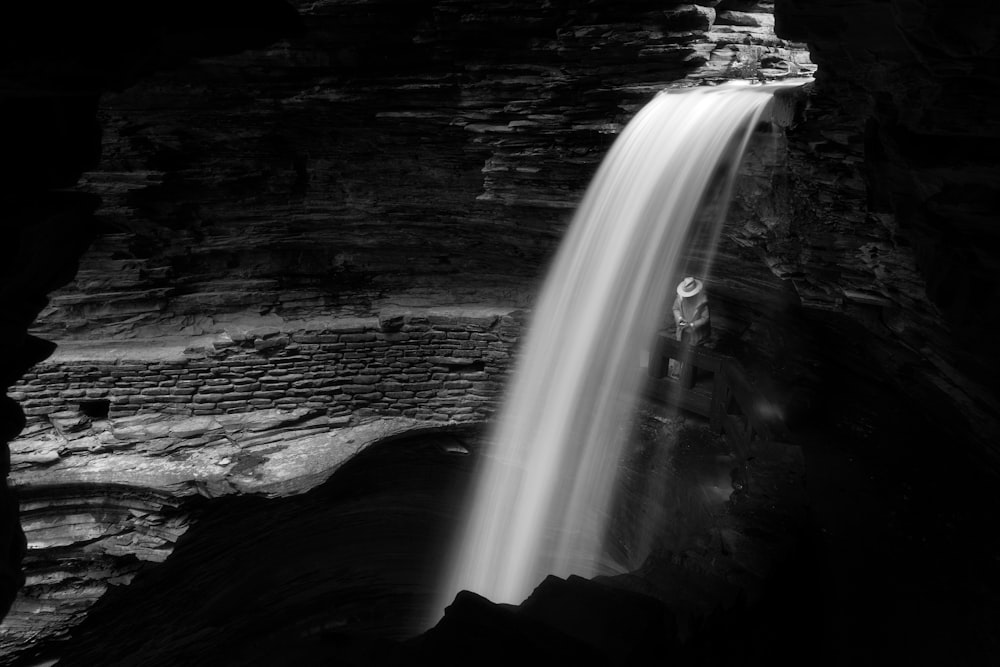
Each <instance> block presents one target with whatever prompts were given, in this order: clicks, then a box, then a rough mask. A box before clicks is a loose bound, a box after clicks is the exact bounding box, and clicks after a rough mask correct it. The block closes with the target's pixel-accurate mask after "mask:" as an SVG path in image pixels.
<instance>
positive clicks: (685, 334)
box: [674, 276, 712, 345]
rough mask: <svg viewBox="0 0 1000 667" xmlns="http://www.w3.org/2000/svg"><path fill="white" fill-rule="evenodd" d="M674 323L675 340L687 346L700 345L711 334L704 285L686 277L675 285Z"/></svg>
mask: <svg viewBox="0 0 1000 667" xmlns="http://www.w3.org/2000/svg"><path fill="white" fill-rule="evenodd" d="M674 322H675V323H676V324H677V334H676V335H677V340H679V341H681V342H682V343H688V344H689V345H701V344H702V343H704V342H705V341H706V340H708V337H709V336H710V335H711V334H712V325H711V316H710V314H709V310H708V298H707V297H706V296H705V290H704V284H702V282H701V281H700V280H698V279H697V278H694V277H692V276H688V277H687V278H685V279H684V280H682V281H681V282H680V284H679V285H677V298H676V299H674Z"/></svg>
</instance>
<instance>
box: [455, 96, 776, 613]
mask: <svg viewBox="0 0 1000 667" xmlns="http://www.w3.org/2000/svg"><path fill="white" fill-rule="evenodd" d="M774 89H775V87H774V86H748V85H742V86H720V87H715V88H707V87H704V88H694V89H688V90H685V91H680V92H673V91H669V92H668V91H665V92H662V93H660V94H658V95H657V96H656V97H655V98H654V99H653V100H652V101H650V102H649V104H647V105H646V106H645V107H643V108H642V109H641V110H640V111H639V112H638V113H637V114H636V116H635V117H634V118H633V119H632V121H631V122H630V123H629V124H628V125H627V126H626V127H625V129H624V130H623V131H622V133H621V134H620V136H619V137H618V138H617V140H616V141H615V143H614V145H613V146H612V147H611V149H610V151H609V152H608V155H607V156H606V158H605V159H604V161H603V162H602V164H601V166H600V167H599V169H598V171H597V173H596V175H595V177H594V178H593V180H592V182H591V184H590V186H589V188H588V190H587V192H586V194H585V195H584V197H583V200H582V202H581V204H580V206H579V207H578V209H577V211H576V213H575V216H574V218H573V220H572V222H571V224H570V227H569V230H568V232H567V235H566V238H565V240H564V241H563V243H562V245H561V246H560V249H559V251H558V253H557V255H556V257H555V259H554V261H553V265H552V267H551V269H550V271H549V274H548V277H547V279H546V282H545V285H544V287H543V289H542V292H541V296H540V299H539V301H538V303H537V306H536V308H535V310H534V315H533V320H532V322H531V326H530V328H529V329H528V333H527V335H526V338H525V340H524V341H523V347H522V349H521V351H520V356H519V361H518V364H517V368H516V371H515V373H514V376H513V378H512V381H511V384H510V385H509V387H508V392H507V398H506V401H505V404H504V406H503V408H502V410H501V412H500V417H499V418H498V421H497V426H496V428H495V431H494V433H493V434H492V438H491V440H490V442H491V444H490V448H489V450H488V451H487V452H486V453H485V455H484V457H483V460H482V461H481V462H480V463H481V465H480V468H479V470H478V471H477V477H476V479H475V481H474V490H473V495H474V497H473V498H472V499H471V503H470V507H469V510H468V516H467V519H466V522H465V527H464V533H463V534H462V536H461V538H460V541H459V543H458V544H457V546H456V549H455V552H454V558H453V561H452V562H451V564H450V567H449V568H448V571H447V575H446V576H447V579H446V581H445V583H444V585H443V586H442V587H441V589H440V597H439V598H438V603H437V606H436V614H437V617H439V616H440V613H441V610H443V609H444V608H445V606H446V605H448V604H449V603H450V602H451V600H452V599H453V598H454V596H455V594H456V593H457V592H458V591H460V590H463V589H464V590H471V591H474V592H476V593H479V594H480V595H483V596H485V597H487V598H489V599H490V600H493V601H494V602H501V603H519V602H521V601H522V600H523V599H525V598H526V597H527V596H528V595H529V594H530V593H531V591H532V590H533V588H534V587H535V586H537V585H538V584H539V583H540V582H541V581H542V579H544V578H545V576H546V575H548V574H555V575H557V576H561V577H565V576H568V575H570V574H577V575H581V576H585V577H587V576H593V575H595V574H599V573H603V572H614V571H619V570H620V569H621V566H620V565H617V564H615V563H611V562H609V559H607V558H606V557H605V556H604V555H603V549H602V540H603V537H604V534H605V532H606V528H607V526H606V519H607V516H608V513H609V505H610V501H611V498H612V494H613V490H614V484H615V479H616V473H617V469H618V462H619V458H620V456H621V453H622V448H623V445H624V441H625V436H626V435H627V433H628V428H627V426H628V420H629V418H630V415H631V410H630V407H631V405H632V404H633V400H632V399H633V398H634V397H635V395H636V394H637V393H638V391H639V390H640V389H641V386H642V382H643V375H642V373H641V372H640V370H639V368H638V366H637V359H638V357H639V351H640V350H643V349H650V348H651V347H652V345H651V343H652V341H653V337H654V335H655V333H656V330H657V325H658V324H659V323H660V322H661V321H662V318H663V314H664V312H665V309H666V308H669V306H670V304H671V303H672V301H673V294H674V285H675V283H676V279H677V275H676V272H677V270H678V269H677V267H678V263H679V260H680V258H681V254H682V252H683V251H684V244H685V240H686V239H687V238H688V236H689V232H690V230H691V226H692V223H693V221H694V220H695V219H696V216H697V213H698V210H699V205H700V203H701V201H702V198H703V195H704V193H705V191H706V189H707V188H709V186H710V185H711V184H712V183H713V182H717V180H718V178H719V174H720V172H723V173H726V174H728V176H729V177H728V179H727V180H728V181H729V182H730V183H731V180H732V176H733V175H734V174H735V172H736V168H737V166H738V164H739V161H740V159H741V157H742V154H743V152H744V150H745V148H746V144H747V141H748V139H749V137H750V135H751V134H752V132H753V130H754V128H755V127H756V125H757V123H758V122H759V120H760V118H761V116H762V114H763V113H764V111H765V109H766V107H767V106H768V104H769V102H770V101H771V99H772V95H773V92H774ZM729 189H730V187H729V186H724V187H723V190H724V191H728V190H729ZM723 208H724V207H723ZM715 235H716V234H713V235H712V236H713V237H714V236H715ZM435 620H436V619H435Z"/></svg>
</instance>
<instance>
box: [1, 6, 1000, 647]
mask: <svg viewBox="0 0 1000 667" xmlns="http://www.w3.org/2000/svg"><path fill="white" fill-rule="evenodd" d="M5 12H6V15H5V18H4V22H5V25H8V26H11V27H12V28H11V29H10V31H9V32H10V35H9V39H7V40H6V41H5V42H4V45H3V46H2V47H0V49H2V54H3V56H4V57H3V60H2V61H0V63H2V64H0V133H2V137H3V141H4V152H3V155H2V156H0V205H2V209H0V210H2V216H3V217H2V220H3V222H2V232H0V233H2V241H0V256H2V257H3V262H2V264H0V271H2V272H3V278H4V280H3V281H2V283H0V343H2V345H0V350H2V352H0V376H2V379H3V381H4V386H5V388H6V389H7V396H6V397H4V398H3V400H2V403H0V426H2V435H3V437H4V440H5V442H8V443H9V446H8V448H7V449H8V451H9V457H8V456H6V455H5V457H4V459H3V460H4V473H5V477H6V478H7V484H6V485H5V486H4V488H3V490H2V493H3V498H2V501H3V505H2V507H3V512H4V519H3V524H2V525H3V527H4V530H3V531H2V533H0V556H2V557H0V589H2V596H0V597H2V600H3V601H4V606H5V608H6V606H7V605H13V606H12V607H11V609H10V611H9V612H8V613H7V616H6V619H5V620H4V622H3V624H2V625H0V652H2V653H0V662H2V663H4V664H24V665H27V664H32V662H33V661H35V660H37V659H42V658H47V659H52V658H56V657H61V658H63V660H62V662H61V663H60V664H67V665H68V664H81V665H92V664H109V665H110V664H122V665H125V664H143V665H153V664H163V665H171V664H326V663H329V662H333V663H338V664H339V663H344V664H359V665H361V664H364V665H367V664H379V665H392V664H420V663H424V662H430V663H434V664H457V663H458V662H459V661H463V664H464V663H465V662H466V661H468V659H469V656H470V655H475V656H476V662H477V663H483V664H501V663H503V664H510V663H511V662H512V661H515V660H522V661H526V660H528V659H529V658H534V659H537V658H538V657H539V656H542V657H543V658H547V659H551V660H553V661H559V662H567V661H569V660H573V661H574V662H579V663H581V664H638V663H639V662H646V661H649V660H652V659H654V658H655V659H657V660H664V659H666V660H669V661H670V662H674V663H677V664H733V661H734V660H737V659H738V660H739V661H742V662H749V663H750V664H757V663H763V662H765V661H766V662H768V663H769V664H774V663H779V664H785V663H787V664H828V665H841V664H851V665H854V664H893V663H899V662H904V661H905V662H909V663H911V664H948V663H950V664H969V665H977V664H988V661H985V662H984V660H985V656H989V655H996V653H997V651H998V650H1000V647H998V646H997V638H996V636H995V632H994V628H995V627H997V624H998V621H1000V614H998V609H1000V591H998V588H997V583H998V581H1000V576H998V575H1000V572H998V569H1000V547H998V538H997V537H996V536H995V535H994V531H993V530H992V525H993V523H994V519H993V517H995V516H996V510H997V509H1000V508H998V503H997V501H996V500H995V498H994V495H995V494H994V493H992V488H993V485H994V484H995V482H996V477H997V475H998V474H1000V460H998V455H1000V452H998V450H997V445H998V443H1000V423H998V418H997V415H998V414H1000V393H998V391H997V389H996V386H997V382H996V380H995V378H996V376H997V373H998V372H1000V355H998V354H997V352H996V344H995V334H994V332H996V331H997V328H998V325H1000V306H998V305H997V304H998V303H1000V300H998V295H997V286H998V284H1000V275H998V274H1000V239H998V234H1000V231H998V228H997V224H996V221H997V219H998V213H1000V210H998V209H1000V206H998V198H1000V193H998V192H997V187H998V185H997V184H998V183H1000V178H998V176H1000V174H998V173H997V172H998V170H1000V168H998V164H1000V163H998V160H997V158H996V155H997V149H998V148H1000V142H998V139H1000V137H998V133H1000V120H998V115H997V111H996V109H997V102H998V100H997V93H996V92H995V91H996V90H997V85H996V84H997V83H998V82H997V78H998V74H997V72H1000V35H998V33H1000V15H998V14H997V12H996V11H995V9H993V7H992V5H991V3H989V2H979V3H965V4H964V5H963V8H962V9H961V10H960V9H959V8H957V7H955V5H954V3H945V2H943V0H920V1H917V0H892V1H889V2H883V1H877V0H829V1H825V2H810V1H808V0H777V1H776V2H773V3H772V2H765V1H756V2H755V1H751V0H721V1H720V0H704V1H702V2H695V3H682V2H676V1H674V0H661V1H659V2H650V1H646V0H634V1H629V2H624V1H622V0H618V1H616V2H612V1H610V0H607V1H605V0H590V1H588V2H582V3H581V2H570V1H569V0H552V1H549V2H544V3H537V2H526V1H520V0H496V1H491V2H474V1H473V0H406V1H403V0H358V1H352V2H347V1H344V0H326V1H320V2H308V3H306V2H298V1H289V2H281V1H279V0H255V1H252V2H248V1H240V2H235V0H204V1H200V2H193V1H179V2H178V1H174V2H170V3H166V2H155V1H154V2H146V3H125V2H107V3H100V6H95V7H89V6H88V7H87V8H86V9H82V8H81V7H79V6H77V5H76V4H73V3H69V2H63V1H62V0H56V1H55V2H49V3H45V4H44V5H37V4H28V3H25V4H23V5H16V6H15V7H13V8H10V9H5ZM123 26H124V27H123ZM775 32H777V36H776V35H775ZM817 67H818V69H817ZM814 72H815V80H813V81H812V82H810V83H809V84H807V85H806V86H804V87H803V88H801V89H799V90H797V91H795V92H792V93H788V94H783V95H782V96H781V97H782V99H781V102H780V103H779V104H778V105H777V107H776V111H775V114H774V119H773V120H774V123H773V124H771V125H768V126H766V127H762V128H760V130H759V131H758V133H757V135H756V137H755V139H754V141H753V144H752V146H751V151H750V154H749V156H748V158H747V161H746V163H745V164H744V166H743V169H742V175H741V178H740V180H739V182H738V183H737V186H736V195H735V201H734V203H733V205H732V208H731V211H730V216H729V219H728V221H727V223H726V227H725V229H724V231H723V234H722V238H721V242H720V246H719V249H718V253H717V255H716V256H715V258H714V262H713V263H711V264H710V265H709V263H708V257H707V255H706V253H705V252H704V249H703V248H701V247H698V246H697V245H693V246H692V248H691V249H690V250H689V252H688V259H689V262H690V263H689V267H688V270H689V272H697V273H705V274H706V282H707V285H708V288H709V292H710V295H711V298H712V300H713V319H714V321H715V323H716V329H717V332H718V340H717V341H716V346H717V348H718V349H719V350H720V351H722V352H725V353H727V354H730V355H733V356H736V357H737V358H739V359H740V361H741V362H742V363H743V364H744V366H746V367H747V369H748V370H749V371H750V374H751V379H752V381H753V382H754V384H755V386H756V387H757V388H758V389H759V390H760V391H762V392H764V393H765V394H767V395H768V396H770V398H771V400H772V402H773V403H774V404H775V405H777V406H779V410H780V412H781V414H782V416H783V417H784V420H785V423H786V425H787V427H788V430H789V435H788V438H787V440H788V442H786V443H780V444H767V443H758V444H757V445H756V447H757V449H756V450H755V451H754V452H753V453H752V456H751V457H750V459H749V460H746V459H739V460H737V459H735V458H733V456H735V453H734V452H728V451H726V450H725V444H724V443H721V442H720V441H718V439H717V438H715V437H714V436H711V435H710V434H708V431H707V430H706V429H704V428H701V425H699V424H698V423H697V422H696V420H689V421H688V422H681V423H683V424H684V426H683V428H681V430H680V432H681V433H682V435H683V437H681V438H680V442H681V443H688V445H690V446H691V447H692V448H693V449H691V450H690V452H688V454H683V453H684V452H685V451H688V450H685V449H684V447H683V446H680V445H679V446H678V447H679V449H678V450H677V452H678V453H677V457H676V459H673V460H674V461H675V463H677V462H685V461H686V462H688V464H689V465H688V467H686V468H684V467H683V466H681V467H682V468H683V469H684V470H686V471H688V472H691V471H692V470H696V469H698V467H697V465H695V464H693V463H691V462H692V461H698V460H699V458H698V456H699V454H698V452H701V454H702V455H704V454H705V453H706V452H711V453H712V457H714V458H711V460H712V461H715V462H716V463H718V462H719V461H721V462H722V463H718V464H719V465H731V466H732V467H733V468H734V476H733V479H732V486H731V487H729V489H730V490H731V491H733V493H732V494H731V495H727V502H726V503H724V504H720V505H718V506H715V505H712V507H713V508H714V509H712V510H711V511H708V510H705V509H704V508H705V507H706V505H703V504H701V503H700V501H699V502H692V503H691V504H685V503H686V502H687V501H686V500H684V498H680V495H682V492H681V491H676V492H675V493H676V494H677V495H678V497H676V498H674V500H676V501H677V503H678V504H677V505H676V506H677V507H686V508H689V509H691V510H692V513H687V514H685V515H684V516H676V517H674V519H675V520H676V523H675V524H670V525H673V526H675V527H674V528H672V529H670V528H665V530H666V531H667V533H668V534H669V539H667V538H664V539H665V540H666V541H665V542H664V545H665V546H662V549H661V550H660V551H658V552H655V553H654V554H653V557H651V558H649V559H648V560H644V561H642V562H639V563H634V564H633V565H634V571H633V572H632V573H630V574H625V575H621V576H619V577H613V578H608V579H599V580H596V581H593V582H585V581H582V580H575V579H571V580H569V581H566V582H559V581H555V580H549V581H547V582H545V585H544V586H542V587H541V588H540V589H539V590H538V591H537V592H536V594H535V595H534V596H533V597H532V598H531V599H530V600H528V601H526V602H525V603H524V604H523V605H521V606H520V607H519V608H516V609H515V608H512V607H508V606H497V605H493V604H492V603H490V602H489V601H486V600H482V599H479V598H477V597H475V596H473V595H463V596H460V597H459V598H458V599H457V600H456V601H455V604H454V605H453V606H452V607H451V608H450V610H449V613H448V615H447V616H446V617H445V619H444V620H443V621H442V623H441V624H440V625H439V626H438V627H436V628H434V629H433V630H431V631H429V632H427V633H425V634H423V635H420V636H419V637H414V636H413V635H414V634H415V633H416V630H415V629H414V627H413V626H412V624H411V623H410V620H411V619H410V615H411V613H412V611H413V609H412V608H413V607H414V605H415V604H416V601H417V600H420V599H423V598H424V597H426V596H427V595H428V592H427V587H428V586H429V584H428V583H427V580H428V578H429V574H428V573H429V572H430V571H432V570H433V569H434V567H435V566H436V565H437V564H439V562H440V559H441V558H442V553H441V552H442V548H443V544H444V537H443V536H444V535H445V534H446V533H447V531H448V529H449V526H450V525H451V523H450V522H453V521H454V516H455V514H456V513H457V511H458V509H459V507H460V506H461V494H460V493H459V489H460V488H461V486H462V484H463V480H464V475H465V474H466V472H467V469H468V466H469V465H470V463H469V461H470V460H471V459H472V458H474V457H468V456H463V453H468V452H469V451H471V452H472V453H473V455H475V453H476V452H477V450H478V447H479V446H480V443H481V437H482V430H483V429H484V428H485V427H486V426H487V425H488V423H489V420H490V418H491V417H492V415H493V414H494V412H495V410H496V407H497V404H498V402H499V400H500V398H501V396H502V390H503V387H504V386H505V383H506V379H507V377H508V374H509V371H510V369H511V367H512V362H513V360H514V359H515V358H516V352H517V341H518V339H519V337H520V335H521V334H522V332H523V330H524V327H525V326H526V324H527V322H528V321H529V318H530V312H531V307H532V305H533V300H534V296H535V294H536V292H537V289H538V283H539V280H540V279H541V277H542V276H543V275H544V272H545V269H546V267H547V264H548V262H549V260H550V258H551V256H552V254H553V253H554V252H555V250H556V247H557V245H558V242H559V239H560V238H561V236H562V233H563V231H564V230H565V227H566V225H567V223H568V222H569V219H570V216H571V215H572V211H573V208H574V206H575V204H576V202H577V201H578V199H579V197H580V195H581V194H582V192H583V189H584V188H585V186H586V184H587V182H588V180H589V178H590V177H591V175H592V174H593V172H594V170H595V169H596V167H597V165H598V163H599V161H600V159H601V158H602V157H603V155H604V153H605V151H606V150H607V148H608V147H609V146H610V144H611V142H612V141H613V139H614V137H615V136H616V134H617V133H618V132H619V131H620V129H621V128H622V127H623V126H624V124H625V123H626V122H627V121H628V120H629V118H631V116H632V115H633V114H634V113H635V111H637V110H638V109H639V108H640V107H641V106H642V105H643V104H644V103H645V102H647V101H648V100H649V99H650V98H651V97H652V95H654V94H655V93H656V92H657V91H659V90H661V89H663V88H666V87H686V86H693V85H715V84H718V83H721V82H724V81H726V80H728V79H733V78H745V79H751V80H758V79H761V78H763V79H777V78H782V77H786V76H795V75H807V76H811V75H812V74H813V73H814ZM654 412H655V413H656V415H655V418H654V417H649V419H652V420H653V421H652V422H650V423H656V419H660V418H662V417H661V413H662V408H656V409H655V410H654ZM664 423H666V422H664ZM670 423H671V424H673V423H674V422H670ZM664 428H666V427H664ZM671 428H673V427H671ZM678 428H680V427H678ZM668 430H669V429H668ZM658 433H659V432H658ZM671 434H672V435H671V437H673V436H674V435H677V434H676V433H674V432H673V431H671ZM657 438H666V436H665V435H663V434H662V433H659V435H658V436H657ZM666 441H667V440H662V439H653V440H651V441H649V442H656V443H662V442H666ZM640 442H647V441H646V440H642V439H641V438H640ZM670 442H673V440H670ZM647 444H648V443H647ZM653 450H655V447H653V448H652V449H649V450H648V451H653ZM642 451H643V452H646V451H647V450H646V449H643V450H642ZM5 454H6V453H5ZM636 456H637V457H638V459H637V460H638V461H639V462H640V463H643V465H646V464H649V465H652V463H650V461H647V460H646V459H644V458H642V456H640V455H639V454H636ZM650 456H652V455H650ZM677 464H678V465H680V463H677ZM637 465H638V464H637ZM692 474H693V473H692ZM678 479H681V478H680V477H678ZM683 479H684V480H687V482H688V483H691V484H692V486H691V487H690V488H691V489H701V488H703V487H698V486H697V485H696V484H694V483H693V482H691V480H692V479H695V478H694V477H684V478H683ZM713 484H714V482H713ZM722 486H723V487H725V486H726V485H725V484H723V485H722ZM678 488H681V489H686V488H688V487H686V486H684V484H679V485H678ZM704 488H708V487H704ZM712 488H719V487H717V486H713V487H712ZM691 493H692V494H695V495H697V493H701V491H697V492H696V491H691ZM728 493H729V492H728V491H727V494H728ZM14 494H16V496H17V499H16V500H15V498H14V497H13V495H14ZM682 501H684V502H682ZM18 507H19V508H20V516H18ZM22 526H23V529H22ZM681 527H683V528H681ZM688 529H690V531H689V532H684V531H687V530H688ZM671 530H673V532H671ZM681 532H684V534H683V535H681V534H680V533H681ZM25 534H26V535H27V539H25ZM25 577H26V578H27V581H26V582H25ZM18 591H20V592H18ZM623 619H624V620H623ZM625 620H627V622H625Z"/></svg>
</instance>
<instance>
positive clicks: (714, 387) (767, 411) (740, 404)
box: [648, 332, 788, 460]
mask: <svg viewBox="0 0 1000 667" xmlns="http://www.w3.org/2000/svg"><path fill="white" fill-rule="evenodd" d="M671 359H674V360H677V361H681V362H682V363H683V371H682V372H681V374H680V377H679V378H677V379H674V378H671V377H669V376H668V373H667V371H668V368H669V362H670V360H671ZM649 375H650V382H649V385H648V392H649V394H650V397H651V398H653V399H654V400H660V401H666V402H667V403H670V404H673V405H676V406H677V407H679V408H681V409H682V410H687V411H689V412H693V413H695V414H698V415H702V416H704V417H707V418H708V420H709V423H710V424H711V426H712V427H713V428H714V429H716V430H717V431H719V432H721V433H723V434H724V435H725V437H726V440H727V442H728V443H729V445H730V447H732V448H733V451H734V452H735V453H736V454H737V455H738V456H739V457H740V458H742V459H744V460H746V459H747V458H748V457H750V456H751V448H752V447H753V446H754V443H755V442H760V443H784V442H787V440H788V432H787V429H786V428H785V425H784V422H783V421H782V420H781V417H780V413H779V411H778V410H777V409H776V407H775V406H774V404H772V403H771V401H769V400H768V399H767V397H765V396H764V395H763V394H761V393H760V392H759V391H758V390H757V389H756V388H755V387H754V386H753V385H752V384H751V383H750V380H749V379H748V378H747V373H746V370H745V369H744V368H743V365H742V364H740V362H739V361H737V360H736V359H734V358H732V357H727V356H725V355H722V354H718V353H716V352H714V351H712V350H710V349H707V348H705V347H695V346H690V345H687V344H683V343H680V342H678V341H677V340H676V339H674V337H673V336H672V335H671V334H669V333H666V332H663V333H661V334H660V335H659V336H658V338H657V344H656V347H655V349H654V350H653V351H652V354H651V355H650V360H649Z"/></svg>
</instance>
